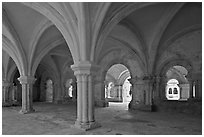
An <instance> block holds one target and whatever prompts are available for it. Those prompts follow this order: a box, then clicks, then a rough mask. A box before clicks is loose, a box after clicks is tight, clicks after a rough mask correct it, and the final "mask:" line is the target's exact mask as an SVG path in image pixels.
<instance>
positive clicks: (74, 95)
mask: <svg viewBox="0 0 204 137" xmlns="http://www.w3.org/2000/svg"><path fill="white" fill-rule="evenodd" d="M72 95H73V97H72V101H74V102H75V101H76V100H77V82H76V80H75V79H74V80H73V82H72Z"/></svg>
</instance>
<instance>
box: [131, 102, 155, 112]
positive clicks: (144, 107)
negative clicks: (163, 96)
mask: <svg viewBox="0 0 204 137" xmlns="http://www.w3.org/2000/svg"><path fill="white" fill-rule="evenodd" d="M128 107H129V109H130V110H141V111H153V106H152V105H145V104H133V103H131V102H130V104H129V106H128Z"/></svg>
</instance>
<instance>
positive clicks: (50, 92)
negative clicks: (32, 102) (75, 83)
mask: <svg viewBox="0 0 204 137" xmlns="http://www.w3.org/2000/svg"><path fill="white" fill-rule="evenodd" d="M45 99H46V102H53V82H52V80H51V79H48V80H47V81H46V98H45Z"/></svg>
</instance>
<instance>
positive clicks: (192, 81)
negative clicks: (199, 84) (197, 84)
mask: <svg viewBox="0 0 204 137" xmlns="http://www.w3.org/2000/svg"><path fill="white" fill-rule="evenodd" d="M188 82H189V99H192V98H193V83H194V80H193V79H191V78H188Z"/></svg>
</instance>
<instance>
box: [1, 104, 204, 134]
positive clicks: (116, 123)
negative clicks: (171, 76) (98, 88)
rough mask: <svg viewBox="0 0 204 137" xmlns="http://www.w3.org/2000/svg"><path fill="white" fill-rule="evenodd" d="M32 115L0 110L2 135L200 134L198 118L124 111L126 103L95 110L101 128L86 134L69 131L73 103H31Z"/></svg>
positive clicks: (179, 114)
mask: <svg viewBox="0 0 204 137" xmlns="http://www.w3.org/2000/svg"><path fill="white" fill-rule="evenodd" d="M34 108H35V109H36V112H35V113H30V114H25V115H22V114H19V113H18V111H19V110H20V107H4V108H2V134H3V135H8V134H9V135H39V134H47V135H53V134H58V135H65V134H71V135H84V134H85V135H156V134H160V135H161V134H162V135H197V134H200V135H201V134H202V118H201V116H196V117H195V116H190V115H187V114H181V113H172V112H171V113H167V112H141V111H134V112H131V111H128V110H127V104H122V103H119V104H117V103H111V104H110V107H107V108H96V109H95V118H96V120H97V122H98V123H100V124H101V125H102V127H101V128H97V129H94V130H89V131H86V132H85V131H82V130H79V129H76V128H72V125H73V124H74V122H75V120H76V104H49V103H34Z"/></svg>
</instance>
